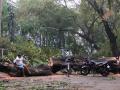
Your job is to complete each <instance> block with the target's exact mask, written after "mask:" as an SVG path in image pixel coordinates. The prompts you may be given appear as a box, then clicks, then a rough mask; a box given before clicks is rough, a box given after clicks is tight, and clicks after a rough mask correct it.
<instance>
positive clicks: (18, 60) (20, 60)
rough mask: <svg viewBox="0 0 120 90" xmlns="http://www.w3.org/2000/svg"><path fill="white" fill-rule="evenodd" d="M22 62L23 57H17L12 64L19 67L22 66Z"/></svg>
mask: <svg viewBox="0 0 120 90" xmlns="http://www.w3.org/2000/svg"><path fill="white" fill-rule="evenodd" d="M23 60H24V58H23V57H21V58H19V57H18V56H17V57H16V59H15V60H14V61H13V62H14V63H16V64H17V65H21V64H24V63H23Z"/></svg>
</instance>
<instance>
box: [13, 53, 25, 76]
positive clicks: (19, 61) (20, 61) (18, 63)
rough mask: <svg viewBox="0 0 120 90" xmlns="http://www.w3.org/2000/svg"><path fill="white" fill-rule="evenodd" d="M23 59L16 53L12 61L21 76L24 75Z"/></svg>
mask: <svg viewBox="0 0 120 90" xmlns="http://www.w3.org/2000/svg"><path fill="white" fill-rule="evenodd" d="M23 61H24V58H23V56H21V55H18V56H17V57H16V59H15V60H14V61H13V63H14V64H15V66H16V67H17V68H18V69H19V70H20V73H21V75H22V76H24V67H25V64H24V63H23Z"/></svg>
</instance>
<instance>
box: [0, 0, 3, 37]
mask: <svg viewBox="0 0 120 90" xmlns="http://www.w3.org/2000/svg"><path fill="white" fill-rule="evenodd" d="M2 4H3V0H0V37H1V31H2V30H1V29H2V28H1V26H2V6H3V5H2Z"/></svg>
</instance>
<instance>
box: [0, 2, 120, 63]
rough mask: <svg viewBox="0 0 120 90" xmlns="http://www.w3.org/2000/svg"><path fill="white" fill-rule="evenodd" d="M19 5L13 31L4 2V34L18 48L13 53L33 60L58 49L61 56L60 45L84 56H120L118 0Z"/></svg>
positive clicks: (24, 3) (47, 55) (14, 18)
mask: <svg viewBox="0 0 120 90" xmlns="http://www.w3.org/2000/svg"><path fill="white" fill-rule="evenodd" d="M16 6H17V8H14V9H13V14H14V17H13V23H14V27H12V28H14V29H11V30H12V31H11V33H10V32H9V28H10V26H11V25H9V23H10V22H9V18H10V13H9V4H7V2H6V0H4V2H3V13H2V32H1V35H2V36H3V37H8V39H10V40H11V38H10V36H12V42H13V44H15V45H13V46H12V47H14V48H16V50H15V51H14V50H13V48H12V49H11V48H10V50H11V51H14V52H12V53H18V52H20V51H21V52H22V53H23V52H24V53H27V55H28V56H30V57H32V59H31V60H33V59H35V57H38V58H36V59H37V60H38V59H40V57H39V56H41V55H42V56H41V57H45V58H44V59H46V58H48V57H50V56H52V55H55V53H52V52H55V51H56V52H57V53H56V55H60V49H61V48H68V49H71V50H72V52H73V53H74V54H75V55H82V56H93V57H95V56H116V55H119V47H120V43H119V39H120V37H119V34H120V31H119V29H120V25H119V24H120V21H119V18H120V15H119V14H120V13H119V12H120V11H119V8H120V2H119V0H114V1H112V0H78V2H76V1H75V0H35V1H34V0H19V1H18V2H17V3H16ZM23 41H24V42H23ZM29 42H32V43H29ZM10 43H11V41H10ZM25 43H29V44H30V45H33V46H32V47H34V49H33V51H32V52H31V53H30V51H29V50H28V49H30V48H28V46H25V45H22V44H25ZM21 45H22V46H21ZM23 46H25V47H23ZM17 48H18V49H17ZM22 48H24V49H23V50H20V49H22ZM25 48H27V49H25ZM35 48H36V49H41V50H42V52H41V50H40V51H37V50H36V49H35ZM25 50H26V51H25ZM27 50H28V51H27ZM51 50H53V51H51ZM54 50H55V51H54ZM34 51H35V52H34ZM38 52H39V53H38ZM32 53H38V54H37V56H36V55H35V56H34V54H32ZM42 53H44V54H45V53H47V54H45V55H46V56H44V55H43V54H42ZM50 53H52V54H50ZM32 55H33V56H32ZM9 56H10V54H9ZM13 56H15V54H14V55H13ZM37 60H36V61H37ZM33 61H34V60H33Z"/></svg>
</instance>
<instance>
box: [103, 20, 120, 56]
mask: <svg viewBox="0 0 120 90" xmlns="http://www.w3.org/2000/svg"><path fill="white" fill-rule="evenodd" d="M102 21H103V24H104V27H105V31H106V33H107V36H108V38H109V41H110V47H111V51H112V54H113V56H115V57H116V56H119V49H118V46H117V42H116V39H117V36H115V35H114V33H113V32H112V30H111V28H110V26H109V25H108V22H107V21H105V20H102Z"/></svg>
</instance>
